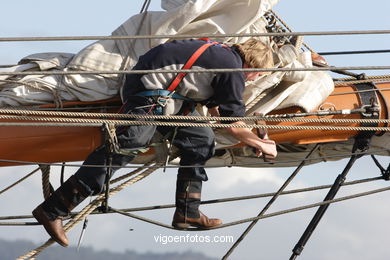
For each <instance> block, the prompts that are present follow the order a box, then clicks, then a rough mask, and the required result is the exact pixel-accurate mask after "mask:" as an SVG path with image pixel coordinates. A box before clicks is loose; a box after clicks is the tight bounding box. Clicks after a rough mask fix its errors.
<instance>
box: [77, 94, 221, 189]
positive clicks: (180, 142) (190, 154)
mask: <svg viewBox="0 0 390 260" xmlns="http://www.w3.org/2000/svg"><path fill="white" fill-rule="evenodd" d="M152 103H153V100H152V99H151V98H146V97H130V98H129V99H128V100H127V102H126V103H125V105H124V111H123V113H133V114H147V113H149V114H151V113H153V111H149V109H150V108H149V107H147V108H139V107H142V106H146V105H150V104H152ZM189 115H198V113H197V112H196V111H195V112H191V113H190V114H189ZM155 131H158V132H160V133H161V134H162V135H163V136H167V135H168V134H169V133H170V132H173V131H174V127H160V126H159V127H157V126H126V127H120V128H118V130H117V137H118V142H119V145H120V147H121V148H130V149H131V148H140V147H147V146H148V145H149V143H150V140H151V138H152V137H153V135H154V133H155ZM171 136H172V135H171ZM214 139H215V137H214V132H213V131H212V130H211V129H210V128H208V127H179V128H177V132H176V135H175V137H174V139H173V140H171V142H172V144H173V145H175V146H176V147H177V148H178V149H179V150H180V157H181V160H180V166H187V165H194V166H195V167H188V168H186V167H180V168H179V171H178V179H193V180H199V181H207V179H208V177H207V174H206V172H205V170H204V168H203V166H204V164H205V163H206V161H207V160H208V159H210V158H211V157H212V156H213V153H214ZM132 159H134V156H125V155H120V154H115V155H114V156H113V158H112V166H116V167H114V168H113V172H114V171H115V170H117V169H119V168H120V167H121V166H124V165H126V164H128V163H129V162H131V160H132ZM83 164H84V165H100V166H101V165H107V151H106V147H105V145H103V146H100V147H98V148H97V149H96V150H95V151H94V152H92V153H91V154H90V155H89V156H88V158H87V159H86V160H85V161H84V163H83ZM75 175H76V177H77V178H78V180H79V181H80V183H81V184H82V185H83V186H85V189H86V190H87V191H89V192H90V193H91V194H94V195H96V194H98V193H100V192H101V191H102V190H103V187H104V184H105V182H106V176H107V174H106V168H105V167H81V168H80V169H79V170H78V171H77V172H76V173H75Z"/></svg>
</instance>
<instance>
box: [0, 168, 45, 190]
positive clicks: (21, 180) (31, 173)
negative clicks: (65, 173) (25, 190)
mask: <svg viewBox="0 0 390 260" xmlns="http://www.w3.org/2000/svg"><path fill="white" fill-rule="evenodd" d="M40 169H41V167H38V168H37V169H35V170H33V171H32V172H30V173H29V174H27V175H26V176H24V177H23V178H21V179H19V180H18V181H16V182H15V183H13V184H11V185H10V186H8V187H6V188H5V189H3V190H1V191H0V194H3V193H4V192H6V191H7V190H9V189H11V188H12V187H14V186H16V185H18V184H19V183H21V182H23V181H24V180H25V179H27V178H28V177H30V176H31V175H33V174H34V173H36V172H37V171H39V170H40Z"/></svg>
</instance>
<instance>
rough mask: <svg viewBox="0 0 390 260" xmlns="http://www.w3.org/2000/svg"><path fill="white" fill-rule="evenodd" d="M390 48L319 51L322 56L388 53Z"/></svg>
mask: <svg viewBox="0 0 390 260" xmlns="http://www.w3.org/2000/svg"><path fill="white" fill-rule="evenodd" d="M387 52H390V50H364V51H333V52H331V51H330V52H318V54H319V55H321V56H327V55H349V54H371V53H387Z"/></svg>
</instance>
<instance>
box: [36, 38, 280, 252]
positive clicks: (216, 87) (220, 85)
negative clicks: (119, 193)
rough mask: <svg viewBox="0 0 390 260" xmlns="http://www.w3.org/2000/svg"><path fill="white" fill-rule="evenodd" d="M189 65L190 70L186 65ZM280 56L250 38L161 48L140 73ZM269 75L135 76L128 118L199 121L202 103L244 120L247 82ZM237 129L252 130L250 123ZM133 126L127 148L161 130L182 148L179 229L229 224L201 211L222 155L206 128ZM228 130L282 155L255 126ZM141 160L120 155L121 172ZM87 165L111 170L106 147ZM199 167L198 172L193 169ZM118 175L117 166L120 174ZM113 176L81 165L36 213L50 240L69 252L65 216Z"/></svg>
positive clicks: (128, 85)
mask: <svg viewBox="0 0 390 260" xmlns="http://www.w3.org/2000/svg"><path fill="white" fill-rule="evenodd" d="M183 64H184V65H183ZM272 66H273V59H272V51H271V49H270V48H268V47H267V46H266V45H264V44H263V43H262V42H261V41H259V40H256V39H249V40H248V41H246V42H244V43H242V44H235V45H233V46H231V47H229V46H225V45H221V44H219V43H216V42H208V41H207V40H180V41H172V42H168V43H165V44H161V45H159V46H157V47H155V48H153V49H151V50H150V51H149V52H147V53H146V54H145V55H143V56H141V57H140V59H139V61H138V63H137V64H136V66H135V67H134V68H133V70H150V69H153V70H157V71H158V70H167V69H168V70H169V69H171V70H172V69H188V68H204V69H224V68H233V69H235V68H270V67H272ZM262 74H264V73H262V72H245V73H243V72H222V73H188V74H187V75H186V74H185V73H179V74H175V73H151V74H129V75H127V77H126V82H125V85H124V88H123V91H122V98H123V100H124V105H123V109H122V112H123V113H132V114H164V115H180V114H186V115H198V113H197V112H196V111H194V110H193V107H194V104H195V103H203V104H205V105H206V106H207V107H209V108H210V111H211V112H212V114H215V113H217V114H218V115H221V116H229V117H242V116H244V112H245V105H244V103H243V100H242V93H243V91H244V86H245V84H244V83H245V81H247V80H255V79H256V78H257V77H259V76H260V75H262ZM231 124H244V122H242V121H238V122H233V123H231ZM173 129H174V127H156V126H128V127H120V128H119V129H118V130H117V137H118V142H119V145H120V146H121V147H122V148H126V149H137V148H140V147H145V146H147V145H148V144H149V142H150V140H151V138H152V136H153V134H154V133H155V131H158V132H160V133H161V134H162V135H164V136H169V135H170V138H171V143H172V144H173V145H175V146H176V147H177V148H178V149H179V150H180V157H181V160H180V166H183V167H180V168H179V171H178V175H177V183H176V210H175V213H174V216H173V221H172V225H173V226H174V227H176V228H179V229H183V228H187V227H189V226H195V227H199V228H210V227H215V226H218V225H221V224H222V221H221V220H219V219H209V218H208V217H207V216H205V215H204V214H203V213H201V212H200V211H199V205H200V201H201V200H200V197H201V196H200V195H201V188H202V181H207V179H208V177H207V175H206V172H205V170H204V168H203V166H204V164H205V163H206V161H207V160H208V159H210V158H211V157H212V155H213V153H214V133H213V131H212V130H211V129H210V128H206V127H197V128H193V127H178V128H176V129H175V131H174V132H175V134H174V135H172V132H173V131H172V130H173ZM228 132H229V133H230V134H231V135H232V136H234V137H235V138H237V139H238V140H240V141H242V142H244V143H245V144H247V145H249V146H252V147H254V148H255V149H256V150H257V153H258V155H259V156H260V155H261V154H262V153H264V154H267V155H269V156H271V157H275V156H276V148H275V143H274V142H271V144H269V143H268V144H267V143H264V142H263V141H262V140H261V139H260V138H259V137H258V136H257V135H255V134H254V133H252V131H251V130H250V129H247V128H233V127H232V128H228ZM133 158H134V156H125V155H120V154H115V155H114V156H113V160H112V165H113V166H124V165H126V164H127V163H129V162H130V161H131V160H132V159H133ZM84 164H86V165H106V148H105V146H104V145H103V146H101V147H99V148H97V149H96V150H95V151H94V152H93V153H91V154H90V155H89V156H88V158H87V159H86V160H85V162H84ZM185 166H191V167H185ZM114 169H117V168H114ZM105 181H107V180H106V170H105V168H102V167H81V168H80V169H79V170H78V171H77V172H76V173H75V174H74V175H73V176H71V177H70V178H69V179H68V180H67V181H66V182H65V183H64V184H63V185H61V187H59V188H58V189H57V190H56V191H55V192H54V193H53V194H52V195H51V196H50V197H49V198H47V199H46V200H45V201H44V202H43V203H42V204H41V205H39V206H38V207H37V208H36V209H35V210H34V211H33V215H34V217H35V218H36V219H37V220H38V222H39V223H41V224H42V225H43V226H44V227H45V229H46V231H47V232H48V233H49V235H50V236H51V237H52V238H53V239H54V240H55V241H57V242H58V243H59V244H60V245H62V246H67V245H68V239H67V237H66V235H65V232H64V230H63V227H62V217H63V216H66V215H68V214H69V213H70V211H71V210H72V209H73V208H74V207H75V206H77V205H78V204H79V203H81V202H82V201H83V200H84V199H85V198H86V197H88V196H89V195H96V194H98V193H100V192H102V190H103V187H104V183H105Z"/></svg>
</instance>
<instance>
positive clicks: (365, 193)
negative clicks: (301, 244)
mask: <svg viewBox="0 0 390 260" xmlns="http://www.w3.org/2000/svg"><path fill="white" fill-rule="evenodd" d="M389 190H390V187H385V188H380V189H375V190H370V191H367V192H361V193H356V194H353V195H349V196H344V197H340V198H337V199H332V200H327V201H321V202H317V203H312V204H308V205H305V206H300V207H295V208H290V209H287V210H281V211H275V212H273V213H269V214H264V215H261V216H256V217H251V218H245V219H242V220H238V221H232V222H229V223H226V224H222V225H220V226H217V227H212V228H207V229H199V228H189V229H183V230H182V229H180V230H179V231H197V232H198V231H209V230H216V229H221V228H226V227H230V226H235V225H240V224H244V223H246V222H252V221H256V220H260V219H265V218H270V217H276V216H280V215H285V214H289V213H293V212H297V211H301V210H305V209H310V208H315V207H318V206H322V205H329V204H333V203H337V202H341V201H345V200H350V199H355V198H359V197H365V196H369V195H373V194H376V193H381V192H385V191H389ZM111 210H113V211H114V212H116V213H119V214H121V215H125V216H128V217H131V218H136V219H138V220H141V221H144V222H147V223H149V224H154V225H158V226H161V227H165V228H168V229H175V228H174V227H172V226H170V225H167V224H164V223H161V222H158V221H154V220H151V219H149V218H144V217H141V216H138V215H135V214H131V213H126V212H123V211H120V210H117V209H114V208H111ZM175 230H178V229H175Z"/></svg>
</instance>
